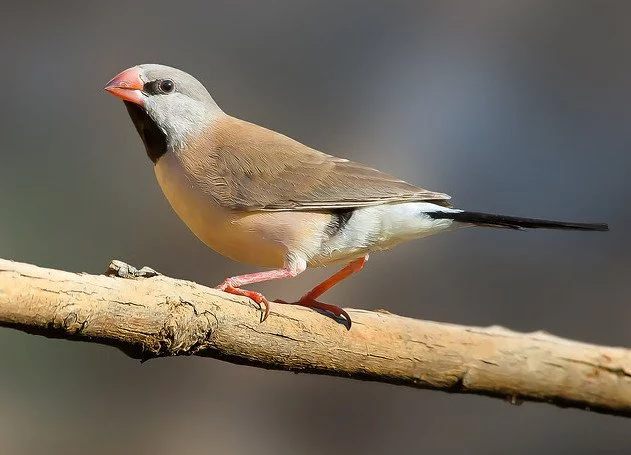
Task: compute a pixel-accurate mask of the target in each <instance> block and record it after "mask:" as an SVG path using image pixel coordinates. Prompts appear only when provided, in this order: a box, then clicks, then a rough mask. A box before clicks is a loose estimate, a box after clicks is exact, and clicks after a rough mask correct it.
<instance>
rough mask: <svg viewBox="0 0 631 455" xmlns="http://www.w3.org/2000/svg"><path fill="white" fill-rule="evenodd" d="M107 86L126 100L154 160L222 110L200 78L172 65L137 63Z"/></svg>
mask: <svg viewBox="0 0 631 455" xmlns="http://www.w3.org/2000/svg"><path fill="white" fill-rule="evenodd" d="M105 89H106V90H107V91H109V92H110V93H112V94H114V95H116V96H118V97H119V98H121V99H122V100H123V101H124V102H125V106H126V107H127V111H128V112H129V115H130V117H131V119H132V121H133V122H134V125H135V127H136V130H137V131H138V134H139V135H140V137H141V139H142V141H143V143H144V145H145V149H146V151H147V155H148V156H149V158H150V159H151V160H152V161H153V162H154V163H156V162H157V160H158V159H159V158H160V157H161V156H162V155H164V154H165V153H167V152H168V151H173V150H175V151H177V150H179V149H182V148H183V147H185V146H186V144H187V142H189V141H190V140H191V139H192V138H195V137H196V135H198V134H199V133H201V132H202V130H203V129H204V128H205V127H207V126H208V125H209V124H210V123H211V122H212V121H213V119H215V118H216V117H217V116H218V115H222V114H223V112H222V111H221V109H220V108H219V106H217V103H215V101H214V100H213V98H212V96H210V93H208V90H206V88H205V87H204V86H203V85H202V84H201V83H200V82H199V81H198V80H197V79H195V78H194V77H193V76H191V75H190V74H188V73H185V72H184V71H181V70H179V69H177V68H172V67H170V66H165V65H158V64H143V65H138V66H134V67H132V68H129V69H127V70H125V71H123V72H122V73H120V74H118V75H117V76H116V77H114V79H112V80H111V81H110V82H109V83H108V84H107V85H106V87H105Z"/></svg>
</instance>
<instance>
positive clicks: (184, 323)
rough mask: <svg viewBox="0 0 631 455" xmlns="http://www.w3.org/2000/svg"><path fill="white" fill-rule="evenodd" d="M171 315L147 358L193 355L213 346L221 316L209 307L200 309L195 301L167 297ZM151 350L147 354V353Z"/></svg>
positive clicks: (145, 356)
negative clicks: (213, 337) (206, 309)
mask: <svg viewBox="0 0 631 455" xmlns="http://www.w3.org/2000/svg"><path fill="white" fill-rule="evenodd" d="M161 305H168V317H167V318H166V320H165V322H164V325H163V326H162V329H160V331H159V332H158V333H157V334H156V335H155V337H154V340H155V343H153V345H152V346H150V347H149V350H148V351H149V352H145V353H144V354H145V355H144V356H143V358H144V359H145V360H146V359H147V358H150V357H164V356H173V355H193V354H195V353H197V352H198V351H200V350H202V349H205V348H207V347H208V346H209V344H210V343H211V340H212V336H213V334H214V333H215V330H216V329H217V323H218V321H217V317H216V316H215V315H214V314H212V313H211V312H209V311H202V312H199V311H198V310H197V307H196V306H195V304H194V303H193V302H189V301H186V300H184V299H182V298H181V297H179V298H173V297H167V298H166V302H164V303H162V304H161ZM148 353H149V354H150V355H149V357H147V354H148Z"/></svg>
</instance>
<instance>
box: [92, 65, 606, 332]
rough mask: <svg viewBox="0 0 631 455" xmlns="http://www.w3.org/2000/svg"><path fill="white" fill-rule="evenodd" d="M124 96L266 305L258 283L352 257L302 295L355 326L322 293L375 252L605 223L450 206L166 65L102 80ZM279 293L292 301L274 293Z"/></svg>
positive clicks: (153, 156) (163, 183)
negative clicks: (475, 232) (442, 237)
mask: <svg viewBox="0 0 631 455" xmlns="http://www.w3.org/2000/svg"><path fill="white" fill-rule="evenodd" d="M105 90H106V91H107V92H109V93H111V94H113V95H115V96H117V97H118V98H120V99H121V100H123V102H124V104H125V107H126V108H127V112H128V114H129V116H130V117H131V120H132V123H133V124H134V126H135V128H136V130H137V132H138V134H139V135H140V138H141V139H142V142H143V144H144V148H145V151H146V154H147V156H148V157H149V159H150V160H151V162H152V163H153V169H154V171H155V175H156V178H157V181H158V183H159V185H160V187H161V189H162V192H163V193H164V196H165V197H166V199H167V200H168V201H169V203H170V205H171V206H172V208H173V210H174V211H175V212H176V214H177V215H178V216H179V217H180V218H181V219H182V221H183V222H184V223H185V224H186V225H187V226H188V228H189V229H190V230H191V231H192V232H193V233H194V234H195V235H196V236H197V237H198V238H199V239H200V240H201V241H202V242H203V243H204V244H206V245H207V246H208V247H210V248H211V249H213V250H215V251H216V252H218V253H220V254H221V255H223V256H226V257H228V258H230V259H233V260H235V261H239V262H242V263H246V264H249V265H252V266H256V267H260V268H267V269H269V270H264V271H258V272H253V273H248V274H245V275H238V276H232V277H229V278H226V279H225V280H224V281H223V282H221V283H220V284H219V285H218V286H216V288H217V289H219V290H222V291H225V292H228V293H231V294H235V295H240V296H245V297H248V298H250V299H252V300H253V301H254V302H256V303H257V304H258V305H259V307H260V308H261V311H262V314H261V322H262V321H264V320H265V319H266V318H267V316H268V314H269V309H270V302H269V300H268V299H267V298H266V297H265V296H264V295H262V294H261V293H259V292H256V291H252V290H247V289H244V288H243V286H247V285H250V284H253V283H258V282H262V281H269V280H276V279H281V278H293V277H295V276H297V275H299V274H300V273H302V272H304V271H305V270H306V269H307V268H311V267H323V266H329V265H334V264H344V267H342V268H341V269H340V270H339V271H338V272H336V273H334V274H333V275H332V276H331V277H330V278H328V279H326V280H324V281H323V282H322V283H320V284H318V285H317V286H316V287H314V288H313V289H311V290H310V291H309V292H307V293H306V294H304V296H303V297H301V298H300V299H299V300H298V301H297V302H291V303H292V304H297V305H302V306H305V307H310V308H313V309H315V310H318V311H320V312H322V313H324V314H327V315H329V316H330V317H334V318H335V319H338V320H340V321H341V322H343V323H344V324H346V326H347V328H348V329H350V327H351V323H352V321H351V318H350V316H349V314H348V312H346V311H345V310H344V309H342V308H340V307H338V306H335V305H331V304H327V303H324V302H321V301H319V300H318V299H319V298H320V296H321V295H322V294H324V293H325V292H326V291H328V290H329V289H330V288H332V287H333V286H335V285H336V284H337V283H339V282H340V281H342V280H344V279H345V278H348V277H349V276H350V275H353V274H355V273H357V272H359V271H360V270H361V269H362V268H363V266H364V264H365V263H366V261H367V260H368V257H369V254H370V253H372V252H375V251H379V250H388V249H390V248H392V247H394V246H396V245H398V244H400V243H402V242H405V241H409V240H412V239H417V238H421V237H426V236H429V235H432V234H436V233H439V232H445V231H449V230H452V229H454V228H455V227H460V226H485V227H494V228H506V229H528V228H535V229H536V228H544V229H561V230H578V231H607V230H608V229H609V227H608V225H607V224H604V223H574V222H566V221H552V220H545V219H536V218H522V217H515V216H506V215H496V214H491V213H482V212H473V211H466V210H461V209H458V208H454V207H453V206H452V204H451V202H450V199H451V197H450V196H449V195H447V194H445V193H442V192H436V191H430V190H426V189H423V188H420V187H418V186H415V185H413V184H410V183H407V182H406V181H404V180H401V179H399V178H396V177H394V176H391V175H389V174H387V173H384V172H381V171H379V170H377V169H374V168H372V167H370V166H366V165H364V164H360V163H357V162H353V161H350V160H348V159H345V158H338V157H335V156H332V155H328V154H325V153H323V152H320V151H318V150H316V149H314V148H311V147H308V146H307V145H304V144H302V143H300V142H298V141H296V140H294V139H292V138H290V137H288V136H286V135H283V134H281V133H278V132H275V131H272V130H270V129H267V128H264V127H262V126H259V125H256V124H254V123H249V122H247V121H245V120H241V119H239V118H236V117H233V116H231V115H229V114H227V113H225V112H224V111H223V110H222V109H221V108H220V107H219V105H218V104H217V103H216V102H215V100H214V99H213V97H212V96H211V94H210V93H209V92H208V90H207V89H206V88H205V87H204V85H203V84H202V83H201V82H199V81H198V80H197V79H196V78H195V77H193V76H191V75H190V74H188V73H186V72H184V71H182V70H179V69H176V68H173V67H169V66H165V65H160V64H142V65H137V66H133V67H131V68H128V69H126V70H124V71H122V72H121V73H119V74H118V75H116V76H115V77H114V78H112V79H111V80H110V81H109V82H108V83H107V84H106V86H105ZM276 302H278V303H289V302H285V301H283V300H277V301H276Z"/></svg>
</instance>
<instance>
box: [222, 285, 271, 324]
mask: <svg viewBox="0 0 631 455" xmlns="http://www.w3.org/2000/svg"><path fill="white" fill-rule="evenodd" d="M215 289H219V290H220V291H223V292H227V293H228V294H233V295H242V296H244V297H247V298H249V299H252V300H254V301H255V302H256V303H258V304H259V307H260V308H261V311H262V312H263V315H262V316H261V322H263V321H264V320H266V319H267V316H269V300H267V298H265V296H264V295H263V294H261V293H260V292H256V291H248V290H247V289H241V288H235V287H234V286H232V285H231V284H230V283H229V282H228V280H226V281H224V282H223V283H221V284H220V285H219V286H216V287H215Z"/></svg>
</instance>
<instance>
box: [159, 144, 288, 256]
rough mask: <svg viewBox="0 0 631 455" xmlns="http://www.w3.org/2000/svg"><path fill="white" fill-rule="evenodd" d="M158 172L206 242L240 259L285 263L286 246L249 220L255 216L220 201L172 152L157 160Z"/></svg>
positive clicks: (176, 206) (183, 216)
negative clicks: (205, 189) (208, 192)
mask: <svg viewBox="0 0 631 455" xmlns="http://www.w3.org/2000/svg"><path fill="white" fill-rule="evenodd" d="M155 173H156V178H157V179H158V183H159V184H160V187H161V188H162V192H163V193H164V195H165V197H166V198H167V200H168V201H169V203H170V204H171V207H173V210H175V212H176V213H177V214H178V216H179V217H180V218H181V219H182V221H184V223H185V224H186V225H187V226H188V227H189V229H190V230H191V231H192V232H193V233H194V234H195V235H196V236H197V237H198V238H199V239H200V240H201V241H202V242H204V243H205V244H206V245H208V246H209V247H211V248H212V249H214V250H215V251H217V252H219V253H221V254H223V255H224V256H227V257H229V258H232V259H234V260H237V261H240V262H245V263H250V264H255V265H260V266H269V267H279V266H282V264H283V261H284V257H285V253H286V249H285V248H284V246H283V245H281V244H279V243H278V242H275V241H274V239H271V238H270V236H269V235H268V233H266V232H264V230H262V229H258V230H257V228H256V225H252V224H253V223H248V220H249V219H254V218H256V216H255V215H254V214H252V215H251V214H248V213H241V212H237V211H234V210H231V209H228V208H225V207H221V206H220V205H219V204H217V203H216V200H215V199H214V198H213V197H212V195H209V194H207V193H206V192H204V189H203V188H201V187H200V185H199V183H197V180H196V178H195V177H194V176H193V175H191V172H190V170H189V169H187V167H186V164H185V163H182V162H181V161H180V160H179V159H178V158H177V157H175V156H174V155H173V153H166V154H165V155H164V156H162V157H161V158H160V159H159V160H158V162H157V163H156V165H155ZM254 224H256V223H254Z"/></svg>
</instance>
